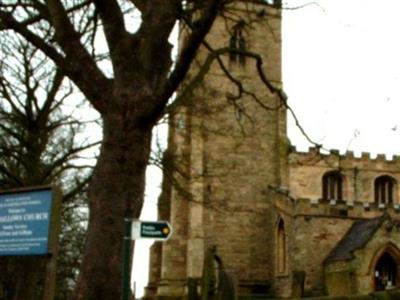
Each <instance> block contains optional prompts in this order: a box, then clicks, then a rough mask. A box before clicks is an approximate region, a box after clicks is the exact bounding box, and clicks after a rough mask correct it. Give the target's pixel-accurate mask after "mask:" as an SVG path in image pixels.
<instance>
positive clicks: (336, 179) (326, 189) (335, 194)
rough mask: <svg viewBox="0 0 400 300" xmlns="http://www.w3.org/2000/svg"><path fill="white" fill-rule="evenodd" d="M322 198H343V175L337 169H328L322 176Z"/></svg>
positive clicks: (327, 199)
mask: <svg viewBox="0 0 400 300" xmlns="http://www.w3.org/2000/svg"><path fill="white" fill-rule="evenodd" d="M322 199H323V200H326V201H329V200H343V177H342V174H340V172H338V171H330V172H328V173H325V175H324V176H323V177H322Z"/></svg>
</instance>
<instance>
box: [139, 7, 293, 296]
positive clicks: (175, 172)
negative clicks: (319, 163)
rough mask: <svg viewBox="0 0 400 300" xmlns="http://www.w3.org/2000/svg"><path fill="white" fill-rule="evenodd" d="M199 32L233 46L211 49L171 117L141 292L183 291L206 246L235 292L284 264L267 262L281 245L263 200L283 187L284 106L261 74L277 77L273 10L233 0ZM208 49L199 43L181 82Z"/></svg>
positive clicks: (277, 83) (262, 282)
mask: <svg viewBox="0 0 400 300" xmlns="http://www.w3.org/2000/svg"><path fill="white" fill-rule="evenodd" d="M180 34H181V38H184V36H185V32H184V31H182V32H181V33H180ZM206 40H207V42H208V43H209V44H210V45H211V46H212V47H213V48H214V49H224V48H225V49H226V48H228V47H229V48H231V49H236V50H238V52H235V53H230V54H229V53H228V52H224V51H223V50H221V55H220V56H218V59H214V60H213V61H212V63H211V65H210V66H209V70H208V72H207V75H206V76H205V78H204V79H203V80H202V82H201V83H200V84H197V85H196V87H195V89H194V90H193V91H192V92H191V93H184V94H181V97H182V98H181V99H180V100H179V101H181V102H180V103H181V104H180V106H179V107H177V109H176V110H175V112H174V113H173V114H172V115H171V118H170V130H169V148H168V151H167V152H166V155H165V164H166V166H167V167H166V170H167V171H166V174H165V178H164V183H163V193H162V195H161V197H160V201H159V219H167V220H169V221H170V223H171V225H172V227H173V228H174V234H173V236H172V238H171V239H170V240H169V241H168V242H166V243H162V244H161V243H156V244H155V245H154V246H153V248H152V254H151V266H150V268H151V270H150V283H149V286H148V288H147V295H148V296H149V297H151V296H156V295H157V296H177V297H179V296H182V295H184V294H185V293H187V287H186V286H187V279H188V278H200V277H201V276H202V271H203V262H204V257H205V253H206V251H207V250H208V249H210V248H211V247H216V252H217V254H218V256H219V257H220V258H221V260H222V262H223V265H224V268H225V270H227V272H229V273H230V274H232V276H233V277H234V278H235V280H236V281H237V283H238V287H239V292H240V293H252V292H254V293H255V292H262V293H264V292H268V291H269V290H270V289H271V286H272V285H273V278H274V276H275V275H276V274H275V271H274V270H275V269H276V268H277V267H279V268H281V269H282V268H285V266H284V264H285V263H286V262H285V258H284V259H283V261H284V262H283V265H280V266H277V263H276V257H277V256H279V255H281V256H282V255H285V254H284V253H286V252H285V251H283V252H282V253H278V252H279V251H277V250H276V249H277V248H276V247H275V244H276V242H277V240H278V239H279V230H283V228H281V227H282V226H283V225H282V224H278V223H279V218H278V217H277V214H276V213H275V208H274V204H273V203H274V198H275V197H276V190H284V189H285V187H287V185H288V182H287V181H288V170H287V149H288V144H287V137H286V107H285V106H284V105H282V102H281V100H280V99H279V97H278V96H277V95H276V94H275V93H272V92H271V90H270V89H269V88H268V85H267V84H266V82H265V80H268V82H269V83H270V84H272V85H273V86H274V87H276V88H278V89H280V88H281V85H282V83H281V11H280V9H279V8H277V7H276V6H275V7H273V6H271V5H265V4H260V3H258V4H257V2H256V1H240V2H235V3H234V5H232V6H230V7H229V9H228V10H227V11H226V13H225V15H224V16H220V17H218V19H217V20H216V22H215V24H214V26H213V28H212V30H211V31H210V33H209V34H208V35H207V38H206ZM240 51H247V52H248V53H252V54H254V55H253V57H252V56H246V55H244V54H241V53H240ZM208 55H209V52H208V50H207V49H205V48H202V49H201V50H200V51H199V53H198V55H197V59H196V60H195V62H193V65H192V69H191V71H190V76H189V79H188V82H189V81H190V80H191V79H193V78H195V77H196V76H197V74H198V73H199V71H201V70H202V68H203V66H204V65H205V63H206V62H207V58H208ZM257 59H259V60H257ZM261 63H262V64H261ZM261 71H262V72H261ZM261 73H262V74H264V75H265V78H263V75H262V74H261ZM263 80H264V81H263ZM239 94H240V97H239ZM277 230H278V231H277ZM277 232H278V234H277ZM278 242H279V241H278ZM280 242H283V243H284V241H280ZM283 247H285V246H283ZM281 261H282V259H281Z"/></svg>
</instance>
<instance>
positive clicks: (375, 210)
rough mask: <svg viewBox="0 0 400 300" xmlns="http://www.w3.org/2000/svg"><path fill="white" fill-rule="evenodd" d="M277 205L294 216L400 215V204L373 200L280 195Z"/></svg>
mask: <svg viewBox="0 0 400 300" xmlns="http://www.w3.org/2000/svg"><path fill="white" fill-rule="evenodd" d="M276 207H277V208H278V209H281V210H285V211H286V212H290V213H291V214H292V215H293V216H294V217H296V216H297V217H301V216H304V217H307V216H311V217H332V218H337V217H346V218H355V219H358V218H375V217H378V216H380V215H382V214H384V213H389V214H391V215H399V216H400V204H399V203H394V204H383V203H382V204H376V203H371V202H360V201H356V202H350V201H337V200H333V199H332V200H330V201H326V200H323V199H310V198H299V199H289V198H287V197H279V199H278V200H277V201H276Z"/></svg>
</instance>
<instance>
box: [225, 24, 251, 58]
mask: <svg viewBox="0 0 400 300" xmlns="http://www.w3.org/2000/svg"><path fill="white" fill-rule="evenodd" d="M244 25H245V24H244V22H238V23H237V24H236V25H235V26H234V27H233V28H232V33H231V37H230V39H229V48H230V49H231V50H239V51H246V48H247V47H246V44H247V43H246V39H245V37H244ZM229 63H230V64H239V65H240V66H244V65H245V64H246V56H245V55H243V54H240V53H236V52H230V54H229Z"/></svg>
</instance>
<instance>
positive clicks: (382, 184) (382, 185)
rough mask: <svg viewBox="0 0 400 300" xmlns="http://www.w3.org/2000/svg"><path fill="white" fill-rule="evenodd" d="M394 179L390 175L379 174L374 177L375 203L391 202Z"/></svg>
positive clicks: (394, 184)
mask: <svg viewBox="0 0 400 300" xmlns="http://www.w3.org/2000/svg"><path fill="white" fill-rule="evenodd" d="M395 186H396V181H395V180H394V179H393V178H392V177H390V176H386V175H385V176H380V177H378V178H377V179H375V203H376V204H393V202H394V201H393V200H394V187H395Z"/></svg>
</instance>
